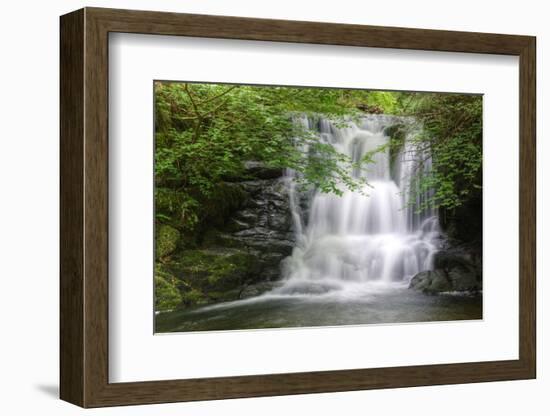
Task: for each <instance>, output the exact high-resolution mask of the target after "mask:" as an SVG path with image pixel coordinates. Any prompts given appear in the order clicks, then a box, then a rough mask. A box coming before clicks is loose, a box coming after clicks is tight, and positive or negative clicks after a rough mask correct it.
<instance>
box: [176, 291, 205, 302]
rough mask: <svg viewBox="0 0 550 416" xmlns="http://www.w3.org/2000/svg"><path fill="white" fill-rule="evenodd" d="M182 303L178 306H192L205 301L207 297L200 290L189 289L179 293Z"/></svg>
mask: <svg viewBox="0 0 550 416" xmlns="http://www.w3.org/2000/svg"><path fill="white" fill-rule="evenodd" d="M181 299H182V304H181V305H180V306H194V305H198V304H201V303H206V302H207V297H206V296H205V295H204V293H202V292H201V291H200V290H197V289H190V290H189V291H187V292H184V293H182V295H181Z"/></svg>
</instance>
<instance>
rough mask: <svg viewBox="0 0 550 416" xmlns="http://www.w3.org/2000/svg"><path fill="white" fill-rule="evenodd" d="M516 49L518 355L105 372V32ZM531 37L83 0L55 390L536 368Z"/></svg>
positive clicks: (245, 387) (91, 402)
mask: <svg viewBox="0 0 550 416" xmlns="http://www.w3.org/2000/svg"><path fill="white" fill-rule="evenodd" d="M109 32H127V33H143V34H152V35H175V36H198V37H210V38H226V39H244V40H258V41H277V42H301V43H315V44H331V45H347V46H357V47H383V48H398V49H419V50H431V51H448V52H471V53H488V54H507V55H517V56H519V57H520V105H519V111H520V132H519V133H520V141H519V151H520V189H519V191H520V217H521V220H520V270H519V274H520V276H519V285H520V291H519V292H520V317H519V318H520V319H519V324H520V327H519V333H520V344H519V355H520V356H519V359H518V360H512V361H493V362H476V363H461V364H445V365H427V366H408V367H392V368H376V369H356V370H339V371H326V372H310V373H291V374H267V375H255V376H240V377H221V378H206V379H189V380H170V381H149V382H140V383H109V380H108V362H109V354H108V307H109V297H108V295H109V293H108V283H109V279H108V220H109V218H108V87H109V86H108V82H109V80H108V33H109ZM535 50H536V48H535V39H534V38H533V37H528V36H515V35H514V36H512V35H498V34H484V33H467V32H449V31H434V30H421V29H404V28H386V27H376V26H360V25H342V24H326V23H315V22H294V21H281V20H268V19H250V18H240V17H223V16H204V15H189V14H176V13H159V12H145V11H128V10H114V9H97V8H87V9H83V10H79V11H76V12H73V13H71V14H69V15H66V16H63V17H62V18H61V397H62V398H63V399H64V400H67V401H69V402H71V403H75V404H77V405H80V406H83V407H100V406H115V405H129V404H144V403H162V402H176V401H190V400H211V399H225V398H236V397H256V396H267V395H283V394H305V393H320V392H335V391H348V390H362V389H377V388H396V387H410V386H421V385H436V384H452V383H472V382H484V381H499V380H516V379H526V378H534V377H535V374H536V370H535V368H536V361H535V356H536V335H535V197H536V196H535V104H536V99H535Z"/></svg>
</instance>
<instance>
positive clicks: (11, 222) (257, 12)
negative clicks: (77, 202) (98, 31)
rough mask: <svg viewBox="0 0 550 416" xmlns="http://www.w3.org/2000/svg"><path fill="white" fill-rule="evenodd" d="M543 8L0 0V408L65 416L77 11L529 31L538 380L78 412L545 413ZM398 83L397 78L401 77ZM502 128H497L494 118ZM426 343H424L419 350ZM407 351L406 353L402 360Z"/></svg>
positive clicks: (401, 2)
mask: <svg viewBox="0 0 550 416" xmlns="http://www.w3.org/2000/svg"><path fill="white" fill-rule="evenodd" d="M545 3H546V2H543V1H540V0H539V1H536V0H523V1H521V2H518V1H513V2H512V1H504V0H500V1H484V2H481V1H479V0H476V1H471V0H461V1H452V2H451V1H428V0H413V1H411V0H383V1H382V0H379V1H371V2H367V1H357V0H339V1H337V2H324V3H323V2H321V1H320V0H311V1H309V0H308V1H306V0H302V1H297V0H277V1H270V2H268V1H252V0H250V1H246V0H227V1H225V2H222V1H216V0H187V1H185V0H181V1H175V0H173V1H171V0H156V1H153V0H148V1H147V0H133V1H132V0H124V1H111V2H108V1H92V0H90V1H88V2H83V1H69V0H52V1H48V2H46V1H43V2H40V1H35V2H31V1H25V0H20V1H18V2H4V3H3V8H2V11H1V14H0V30H1V34H2V36H1V37H0V42H1V49H0V56H1V61H0V73H1V75H2V77H1V82H2V88H1V90H0V107H1V108H0V120H1V123H0V140H1V143H2V147H1V150H0V184H1V190H2V196H3V197H4V198H3V200H2V203H1V204H0V211H1V214H0V253H1V254H0V259H1V262H0V267H1V269H0V270H1V272H0V279H1V280H0V319H1V324H2V326H1V329H2V341H1V343H0V391H1V393H0V397H1V399H0V410H1V411H2V414H6V415H15V414H55V415H73V414H79V413H80V412H83V411H82V410H80V409H79V408H77V407H74V406H72V405H69V404H67V403H64V402H61V401H59V400H58V399H57V394H58V393H57V390H58V387H57V386H58V270H59V268H58V256H59V252H58V228H59V223H58V192H59V186H58V182H59V180H58V174H59V169H58V164H59V157H58V153H59V147H58V131H59V128H58V125H59V123H58V119H59V118H58V115H59V113H58V104H59V100H58V90H59V75H58V74H59V72H58V71H59V66H58V61H59V51H58V49H59V46H58V45H59V35H58V32H59V23H58V16H59V15H61V14H64V13H67V12H69V11H71V10H74V9H77V8H80V7H82V6H103V7H118V8H134V9H148V10H151V9H155V10H166V11H177V12H189V13H208V14H220V15H240V16H253V17H270V18H278V19H295V20H317V21H327V22H341V23H358V24H373V25H387V26H407V27H419V28H433V29H453V30H469V31H480V32H500V33H513V34H529V35H536V36H537V37H538V39H537V40H538V51H537V52H538V66H537V71H538V88H537V93H538V129H537V133H538V166H539V167H538V173H539V179H538V195H539V198H538V216H539V219H538V222H539V226H538V258H539V264H538V294H539V295H538V307H539V309H538V311H539V315H538V316H539V325H538V329H539V365H538V374H539V377H538V380H535V381H518V382H500V383H485V384H472V385H459V386H439V387H422V388H410V389H399V390H380V391H367V392H353V393H338V394H317V395H305V396H289V397H274V398H261V399H244V400H225V401H218V402H203V403H188V404H167V405H155V406H139V407H132V408H113V409H103V410H91V411H87V413H88V414H102V415H123V414H124V415H138V414H139V415H153V414H154V415H171V414H173V415H175V414H178V415H186V414H189V415H197V416H198V415H217V414H220V415H221V414H223V415H227V414H240V415H257V414H262V415H280V414H290V415H297V414H312V413H315V414H317V415H333V414H340V415H355V414H357V415H359V414H361V415H364V414H368V413H370V414H375V415H377V414H388V415H393V414H400V413H406V414H407V415H410V416H412V415H423V416H429V415H441V414H445V415H446V416H453V415H461V416H463V415H465V414H476V415H482V414H499V415H515V414H528V415H530V416H531V415H533V416H536V415H546V414H548V412H549V410H550V399H549V398H548V391H549V388H550V361H549V360H547V359H546V356H545V351H544V347H545V346H546V345H547V341H548V334H549V332H548V328H546V331H543V325H545V322H546V318H547V315H548V312H547V311H548V308H546V307H545V306H544V302H545V301H550V293H549V291H548V290H547V289H548V287H549V286H548V285H546V284H545V282H544V274H545V271H546V268H547V267H548V266H547V265H548V261H545V259H544V258H543V257H544V254H545V253H544V251H543V249H544V247H545V243H547V242H548V239H549V238H550V229H549V226H548V224H549V223H550V222H549V221H545V219H544V211H545V210H546V209H548V208H549V203H550V200H549V199H548V198H549V197H548V191H547V192H544V193H543V183H544V182H545V180H546V179H548V175H549V173H548V172H550V169H547V168H545V167H544V166H543V164H544V162H546V163H548V162H549V161H550V146H549V145H548V144H547V143H545V141H544V131H543V129H542V124H543V122H544V120H543V119H544V116H545V103H547V102H549V101H550V89H549V84H548V80H547V78H545V75H546V74H545V72H546V73H548V71H549V70H550V66H549V67H548V68H546V67H545V61H546V59H547V57H548V56H550V26H549V25H548V15H549V12H548V11H547V10H545V6H546V4H545ZM404 76H406V74H404ZM503 122H505V120H503ZM429 347H430V346H429V345H427V346H426V348H429ZM404 353H406V351H405V352H404Z"/></svg>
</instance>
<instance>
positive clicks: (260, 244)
mask: <svg viewBox="0 0 550 416" xmlns="http://www.w3.org/2000/svg"><path fill="white" fill-rule="evenodd" d="M246 168H247V171H246V175H245V176H243V177H242V178H228V179H227V181H226V182H225V183H224V184H223V188H225V189H226V191H227V192H226V193H225V194H227V195H231V197H232V200H231V202H230V204H228V203H227V202H228V201H226V200H225V198H224V197H223V196H222V197H218V199H219V200H217V201H213V202H214V205H216V204H218V205H219V207H220V208H219V209H218V210H215V209H214V210H213V211H214V212H215V214H214V215H212V216H211V217H212V218H210V219H209V220H208V221H206V222H205V223H203V224H201V228H200V231H199V232H198V233H197V235H196V236H195V237H194V238H193V243H192V244H189V243H188V242H187V243H186V242H184V237H185V236H183V235H182V238H180V237H179V233H176V232H174V230H173V229H172V230H170V227H162V228H161V229H159V235H157V246H158V244H159V243H160V242H163V245H162V247H157V252H158V253H159V252H160V253H163V254H164V255H166V257H165V258H164V259H163V262H162V266H161V267H160V270H157V273H156V279H157V280H162V281H161V282H160V283H162V285H160V284H157V286H158V287H161V288H163V290H164V291H168V290H171V299H173V301H172V302H171V303H170V304H169V305H157V309H158V310H163V309H164V310H166V309H173V308H174V307H187V306H193V305H199V304H206V303H210V302H217V301H229V300H236V299H240V298H243V297H247V296H252V295H258V294H260V293H262V292H264V291H266V290H269V289H270V288H271V287H272V286H273V284H274V283H273V282H275V281H277V280H278V279H280V277H281V263H282V261H283V260H284V259H285V258H286V257H287V256H289V255H290V254H291V252H292V249H293V247H294V240H295V237H294V233H293V229H292V221H291V216H290V206H289V197H288V190H287V185H286V180H285V178H284V177H283V173H282V171H281V170H280V169H271V168H266V167H264V166H263V165H262V164H260V163H258V162H249V163H247V164H246ZM222 207H223V208H222ZM228 207H229V208H228ZM160 234H162V235H160ZM174 236H175V238H176V239H178V238H179V242H178V243H177V244H176V242H174V241H169V238H170V237H174ZM166 247H168V250H167V249H166ZM161 249H162V250H161ZM157 283H158V282H157Z"/></svg>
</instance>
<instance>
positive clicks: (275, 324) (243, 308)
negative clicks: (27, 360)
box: [155, 281, 482, 332]
mask: <svg viewBox="0 0 550 416" xmlns="http://www.w3.org/2000/svg"><path fill="white" fill-rule="evenodd" d="M324 283H327V282H324ZM337 283H338V282H336V281H334V282H329V283H328V287H325V286H324V285H319V286H318V287H311V286H310V287H308V288H305V287H299V286H297V287H295V290H294V291H292V292H291V293H286V290H287V289H288V287H286V286H285V290H284V291H280V292H277V290H274V291H272V292H270V293H269V294H268V295H264V296H260V297H256V298H251V299H246V300H241V301H235V302H226V303H220V304H216V305H211V306H205V307H200V308H196V309H191V310H183V311H174V312H168V313H163V314H159V315H157V316H156V328H155V332H187V331H210V330H233V329H256V328H258V329H260V328H290V327H312V326H335V325H360V324H380V323H402V322H426V321H454V320H473V319H481V318H482V308H481V303H482V302H481V296H480V295H475V296H466V295H464V294H452V293H449V294H441V295H437V296H427V295H424V294H422V293H418V292H415V291H412V290H409V289H407V288H406V286H403V285H399V286H398V285H396V284H392V285H388V284H372V285H368V286H365V284H364V283H363V284H361V285H356V286H353V285H349V283H348V284H346V285H345V286H343V287H342V288H338V287H335V285H337Z"/></svg>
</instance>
